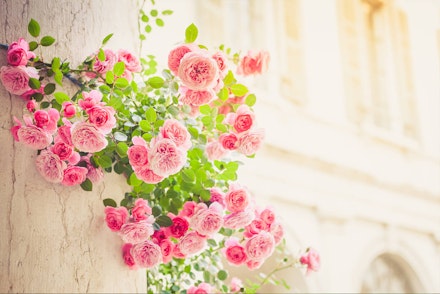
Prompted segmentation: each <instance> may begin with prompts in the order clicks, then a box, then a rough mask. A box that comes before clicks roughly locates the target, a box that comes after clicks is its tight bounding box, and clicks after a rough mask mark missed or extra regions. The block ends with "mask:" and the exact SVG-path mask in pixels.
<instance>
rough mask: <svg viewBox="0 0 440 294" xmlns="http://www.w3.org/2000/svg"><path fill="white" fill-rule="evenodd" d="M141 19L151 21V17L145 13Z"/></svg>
mask: <svg viewBox="0 0 440 294" xmlns="http://www.w3.org/2000/svg"><path fill="white" fill-rule="evenodd" d="M141 20H142V21H143V22H149V21H150V18H149V17H148V15H146V14H144V15H142V18H141Z"/></svg>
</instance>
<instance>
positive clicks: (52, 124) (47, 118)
mask: <svg viewBox="0 0 440 294" xmlns="http://www.w3.org/2000/svg"><path fill="white" fill-rule="evenodd" d="M59 119H60V113H59V112H58V110H56V109H55V108H49V109H47V110H43V109H42V110H37V111H35V112H34V120H35V125H36V126H37V127H39V128H41V129H43V130H44V131H46V132H48V133H49V134H53V133H55V132H56V130H57V123H58V120H59Z"/></svg>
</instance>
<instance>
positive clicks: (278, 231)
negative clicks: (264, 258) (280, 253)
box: [270, 222, 284, 245]
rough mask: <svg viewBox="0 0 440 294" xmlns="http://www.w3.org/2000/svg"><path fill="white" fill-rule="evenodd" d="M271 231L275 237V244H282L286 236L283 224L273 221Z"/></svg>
mask: <svg viewBox="0 0 440 294" xmlns="http://www.w3.org/2000/svg"><path fill="white" fill-rule="evenodd" d="M270 233H271V234H272V235H273V238H274V239H275V245H278V244H280V242H281V240H283V236H284V229H283V226H282V225H281V224H280V223H277V222H274V223H272V224H271V225H270Z"/></svg>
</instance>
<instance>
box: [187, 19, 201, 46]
mask: <svg viewBox="0 0 440 294" xmlns="http://www.w3.org/2000/svg"><path fill="white" fill-rule="evenodd" d="M198 34H199V30H198V29H197V27H196V26H195V24H193V23H192V24H190V25H189V26H188V27H187V28H186V30H185V42H186V43H193V42H194V41H195V40H196V39H197V35H198Z"/></svg>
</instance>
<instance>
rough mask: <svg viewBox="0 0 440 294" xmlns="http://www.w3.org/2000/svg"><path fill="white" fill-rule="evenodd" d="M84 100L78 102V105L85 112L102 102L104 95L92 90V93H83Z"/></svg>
mask: <svg viewBox="0 0 440 294" xmlns="http://www.w3.org/2000/svg"><path fill="white" fill-rule="evenodd" d="M82 97H83V99H79V100H78V105H79V107H81V108H82V109H83V110H87V109H89V108H92V107H93V106H95V105H97V104H98V103H100V102H101V100H102V93H101V92H99V91H98V90H91V91H90V92H82Z"/></svg>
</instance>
